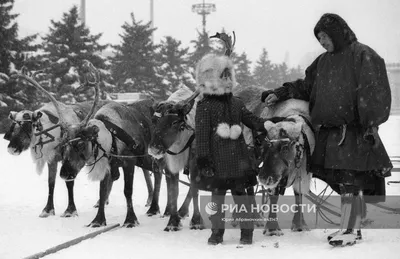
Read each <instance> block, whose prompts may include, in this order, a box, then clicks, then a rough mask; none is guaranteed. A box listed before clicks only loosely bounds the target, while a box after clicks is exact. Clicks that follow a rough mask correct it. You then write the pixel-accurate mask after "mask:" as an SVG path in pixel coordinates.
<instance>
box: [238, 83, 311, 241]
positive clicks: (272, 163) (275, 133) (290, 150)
mask: <svg viewBox="0 0 400 259" xmlns="http://www.w3.org/2000/svg"><path fill="white" fill-rule="evenodd" d="M263 91H265V89H264V88H262V87H255V86H251V87H245V88H238V89H235V91H234V94H235V95H236V96H238V97H240V98H241V99H243V101H244V102H245V104H246V106H247V108H248V109H249V110H251V111H253V112H254V113H255V114H257V115H258V116H260V117H262V118H265V119H269V121H267V122H266V123H265V128H266V129H267V136H262V137H263V138H262V139H261V141H260V138H257V139H258V142H259V147H260V148H261V150H259V152H258V153H260V156H259V167H260V169H259V175H258V181H259V183H260V184H261V185H263V186H264V187H265V188H266V189H267V190H268V192H269V193H270V202H271V204H277V202H278V197H279V194H281V195H283V194H284V191H285V189H286V188H288V187H290V186H293V189H294V193H295V202H296V204H297V205H300V204H301V202H302V195H303V194H307V193H308V191H309V190H310V181H311V178H312V174H311V173H310V172H309V171H308V170H307V163H308V159H309V158H310V155H311V153H312V152H313V150H314V146H315V139H314V133H313V131H312V126H311V124H310V123H309V120H310V116H309V112H308V103H307V102H305V101H300V100H295V99H289V100H287V101H285V102H281V103H278V104H276V105H274V106H266V105H265V104H264V103H262V102H261V101H260V96H261V93H262V92H263ZM244 134H245V136H246V142H248V144H250V145H254V143H253V139H254V138H253V134H252V132H250V131H249V129H247V128H246V129H245V130H244ZM276 217H277V215H276V213H273V212H272V211H271V212H270V214H269V218H275V219H276ZM291 229H292V230H293V231H302V230H308V227H307V224H306V222H305V221H304V218H303V216H302V212H301V211H300V210H297V212H296V213H295V214H294V217H293V220H292V228H291ZM264 234H269V235H281V234H282V231H281V230H280V227H279V224H278V221H268V223H267V224H266V225H265V231H264Z"/></svg>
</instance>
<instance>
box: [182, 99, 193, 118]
mask: <svg viewBox="0 0 400 259" xmlns="http://www.w3.org/2000/svg"><path fill="white" fill-rule="evenodd" d="M194 102H195V99H193V100H191V101H190V102H188V103H185V105H184V106H183V115H186V114H188V113H189V112H190V111H191V110H192V108H193V105H194Z"/></svg>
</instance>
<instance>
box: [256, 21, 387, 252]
mask: <svg viewBox="0 0 400 259" xmlns="http://www.w3.org/2000/svg"><path fill="white" fill-rule="evenodd" d="M314 35H315V37H316V38H317V40H318V41H319V42H320V44H321V45H322V47H323V48H325V49H326V52H325V53H322V54H321V55H320V56H319V57H317V59H316V60H315V61H314V62H313V63H312V64H311V65H310V66H309V67H308V68H307V69H306V76H305V79H299V80H297V81H294V82H286V83H284V84H283V86H282V87H280V88H277V89H274V90H272V91H265V92H264V93H263V94H262V97H261V100H262V101H265V102H266V103H267V105H268V104H273V103H275V102H277V101H283V100H286V99H289V98H295V99H302V100H305V101H308V102H309V109H310V114H311V120H312V123H313V125H314V126H315V129H316V134H315V137H316V146H315V150H314V153H313V156H312V164H311V171H312V172H313V173H314V176H316V177H317V178H320V179H322V180H324V181H325V182H327V183H328V184H329V185H330V186H331V187H332V189H334V190H335V191H337V192H338V193H340V194H341V196H342V205H341V206H342V211H341V217H342V219H341V226H340V227H341V230H340V231H337V232H335V233H333V234H331V235H329V236H328V241H329V243H330V244H331V245H332V246H338V245H339V246H344V245H352V244H354V243H356V240H359V239H361V229H360V225H361V219H362V218H364V217H365V215H366V210H365V203H364V202H365V201H367V202H379V201H382V200H384V199H385V180H384V177H387V176H390V170H391V168H392V167H393V166H392V164H391V162H390V159H389V156H388V154H387V152H386V150H385V147H384V146H383V144H382V142H381V140H380V137H379V134H378V126H379V125H380V124H382V123H384V122H385V121H386V120H387V119H388V117H389V114H390V105H391V91H390V86H389V81H388V77H387V72H386V67H385V62H384V60H383V59H382V58H381V57H380V56H379V55H378V54H377V53H376V52H375V51H374V50H373V49H371V48H370V47H368V46H367V45H364V44H362V43H360V42H358V41H357V37H356V35H355V34H354V32H353V31H352V30H351V29H350V27H349V26H348V25H347V23H346V22H345V21H344V20H343V19H342V18H341V17H340V16H339V15H337V14H331V13H327V14H324V15H323V16H322V17H321V18H320V20H319V21H318V23H317V24H316V26H315V28H314ZM367 195H370V196H368V197H369V198H374V199H370V200H367V199H365V200H364V198H363V197H365V198H367ZM372 195H373V196H372ZM354 229H358V231H357V234H354V233H353V230H354Z"/></svg>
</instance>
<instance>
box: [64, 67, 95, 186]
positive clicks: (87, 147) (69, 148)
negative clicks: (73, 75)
mask: <svg viewBox="0 0 400 259" xmlns="http://www.w3.org/2000/svg"><path fill="white" fill-rule="evenodd" d="M82 67H83V72H84V78H85V83H84V84H83V85H82V86H81V87H80V88H81V89H83V88H85V87H92V86H94V87H95V90H96V95H95V100H94V102H93V105H92V107H91V109H90V111H89V113H88V114H87V115H86V117H85V119H83V121H82V122H81V123H79V124H75V125H74V124H67V125H66V126H64V127H63V131H64V135H63V138H62V140H61V143H60V145H59V148H60V150H61V155H62V164H63V165H62V167H61V171H60V176H61V178H62V179H64V180H66V181H69V180H74V179H75V178H76V176H77V175H78V173H79V171H80V170H81V169H82V168H83V167H84V166H85V164H86V162H88V160H89V159H90V158H91V157H92V156H93V152H94V151H95V150H97V149H94V146H96V141H97V137H98V132H99V128H98V127H97V126H96V125H90V124H88V123H89V119H90V118H91V117H92V115H93V114H94V111H95V108H96V106H97V104H98V102H99V97H100V89H99V80H100V78H99V73H98V71H97V70H96V68H95V67H94V66H93V65H92V64H91V63H90V62H89V61H84V63H83V66H82Z"/></svg>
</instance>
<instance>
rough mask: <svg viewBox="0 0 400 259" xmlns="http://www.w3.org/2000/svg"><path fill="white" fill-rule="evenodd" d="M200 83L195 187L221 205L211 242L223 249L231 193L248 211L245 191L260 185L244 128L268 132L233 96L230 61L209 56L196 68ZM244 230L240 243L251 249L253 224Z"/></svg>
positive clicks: (247, 224) (261, 122) (216, 215)
mask: <svg viewBox="0 0 400 259" xmlns="http://www.w3.org/2000/svg"><path fill="white" fill-rule="evenodd" d="M196 81H197V82H196V83H197V87H198V90H199V91H200V94H201V95H202V96H203V98H202V99H201V100H200V101H199V102H198V104H197V108H196V119H195V120H196V129H195V130H196V153H197V168H198V175H197V177H196V178H195V179H194V181H193V182H194V184H195V186H197V187H198V188H199V189H201V190H207V191H211V192H212V198H211V199H212V202H214V203H216V204H217V208H218V212H217V213H216V214H215V215H213V216H211V223H212V234H211V237H210V238H209V239H208V243H209V244H218V243H222V241H223V234H224V228H225V227H224V222H223V221H222V218H223V217H224V215H223V213H222V212H221V205H222V204H223V203H224V200H225V195H226V191H227V190H231V193H232V195H233V199H234V201H235V203H236V204H238V205H239V206H240V204H245V205H246V206H247V208H249V206H250V205H249V198H248V196H247V195H246V191H245V189H246V188H248V187H252V186H254V185H256V184H257V178H256V172H255V171H254V170H253V169H252V166H251V161H250V159H249V153H248V149H247V146H246V144H245V140H244V137H243V134H242V127H241V123H243V124H244V125H246V126H247V127H249V128H251V129H253V130H257V131H262V132H264V131H265V128H264V122H265V120H264V119H262V118H259V117H257V116H256V115H254V114H253V113H251V112H250V111H249V110H247V109H246V107H245V105H244V103H243V102H242V101H241V100H240V99H238V98H236V97H234V96H233V95H232V89H233V87H235V84H236V81H235V72H234V67H233V63H232V61H231V60H230V58H229V57H227V56H218V55H213V54H209V55H206V56H204V57H203V58H202V59H201V60H200V62H199V63H198V65H197V69H196ZM247 211H249V210H247ZM247 215H249V214H246V215H244V216H247ZM240 228H241V237H240V243H241V244H251V243H252V237H253V229H254V225H253V223H252V222H250V223H249V222H241V223H240Z"/></svg>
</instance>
